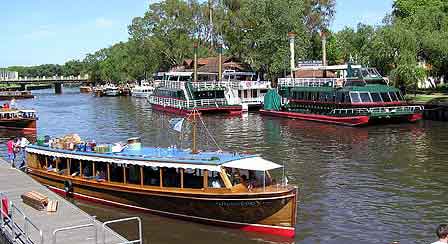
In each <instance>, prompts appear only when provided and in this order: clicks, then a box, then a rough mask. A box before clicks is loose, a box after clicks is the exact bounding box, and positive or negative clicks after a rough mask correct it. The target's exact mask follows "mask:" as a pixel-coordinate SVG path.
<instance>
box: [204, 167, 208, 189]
mask: <svg viewBox="0 0 448 244" xmlns="http://www.w3.org/2000/svg"><path fill="white" fill-rule="evenodd" d="M203 184H204V186H203V188H207V187H208V170H206V169H204V183H203Z"/></svg>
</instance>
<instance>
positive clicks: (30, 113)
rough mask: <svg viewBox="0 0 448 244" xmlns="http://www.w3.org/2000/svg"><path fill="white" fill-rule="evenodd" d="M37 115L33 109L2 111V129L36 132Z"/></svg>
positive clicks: (0, 121) (0, 115)
mask: <svg viewBox="0 0 448 244" xmlns="http://www.w3.org/2000/svg"><path fill="white" fill-rule="evenodd" d="M36 121H37V114H36V111H35V110H31V109H15V108H7V109H6V108H2V109H0V129H9V130H20V131H23V132H29V133H35V132H36Z"/></svg>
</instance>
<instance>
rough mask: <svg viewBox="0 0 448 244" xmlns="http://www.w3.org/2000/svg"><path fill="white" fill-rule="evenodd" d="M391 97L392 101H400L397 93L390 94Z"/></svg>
mask: <svg viewBox="0 0 448 244" xmlns="http://www.w3.org/2000/svg"><path fill="white" fill-rule="evenodd" d="M389 96H390V98H391V99H392V101H398V97H397V94H396V93H395V92H389Z"/></svg>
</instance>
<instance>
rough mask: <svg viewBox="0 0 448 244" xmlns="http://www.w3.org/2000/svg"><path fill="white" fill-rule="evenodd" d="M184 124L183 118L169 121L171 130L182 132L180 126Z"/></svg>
mask: <svg viewBox="0 0 448 244" xmlns="http://www.w3.org/2000/svg"><path fill="white" fill-rule="evenodd" d="M183 123H184V118H172V119H170V126H171V129H173V130H175V131H177V132H182V124H183Z"/></svg>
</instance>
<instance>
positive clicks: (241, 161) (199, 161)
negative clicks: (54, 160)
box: [26, 144, 281, 171]
mask: <svg viewBox="0 0 448 244" xmlns="http://www.w3.org/2000/svg"><path fill="white" fill-rule="evenodd" d="M26 151H27V152H32V153H37V154H43V155H47V156H55V157H68V158H76V159H80V160H88V161H97V162H111V163H124V164H134V165H143V166H149V167H174V168H192V169H196V168H198V169H207V170H212V171H220V170H221V167H222V166H223V167H233V166H235V165H238V167H239V168H241V169H251V170H271V169H275V168H279V167H281V166H280V165H278V164H275V163H273V162H270V161H268V160H265V159H263V158H261V157H260V156H259V155H253V154H252V155H250V154H239V153H230V152H200V153H198V154H192V153H191V151H190V150H180V149H175V148H158V147H144V148H141V149H139V150H131V149H124V150H123V151H121V152H115V153H96V152H82V151H72V150H65V149H56V148H50V147H47V146H38V145H34V144H33V145H29V146H27V149H26ZM249 159H252V160H249ZM229 163H232V164H229ZM229 165H231V166H229Z"/></svg>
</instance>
